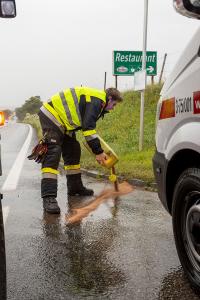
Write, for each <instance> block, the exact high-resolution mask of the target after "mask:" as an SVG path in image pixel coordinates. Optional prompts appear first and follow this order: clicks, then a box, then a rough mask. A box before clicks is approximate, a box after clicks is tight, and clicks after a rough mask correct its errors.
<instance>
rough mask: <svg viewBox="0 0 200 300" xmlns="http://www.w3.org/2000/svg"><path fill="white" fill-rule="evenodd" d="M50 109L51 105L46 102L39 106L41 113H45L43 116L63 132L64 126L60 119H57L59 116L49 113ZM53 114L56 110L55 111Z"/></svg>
mask: <svg viewBox="0 0 200 300" xmlns="http://www.w3.org/2000/svg"><path fill="white" fill-rule="evenodd" d="M51 109H53V108H52V107H51V105H49V104H48V103H44V105H43V106H42V107H41V108H40V110H41V111H42V112H43V114H45V116H47V117H48V118H49V119H50V120H51V121H52V122H53V123H54V124H55V125H56V126H57V127H58V128H59V129H60V130H61V131H62V133H64V132H65V129H64V126H63V125H62V121H60V122H59V121H58V119H60V118H59V116H57V117H55V116H54V115H53V114H52V113H51ZM55 114H57V113H56V111H55Z"/></svg>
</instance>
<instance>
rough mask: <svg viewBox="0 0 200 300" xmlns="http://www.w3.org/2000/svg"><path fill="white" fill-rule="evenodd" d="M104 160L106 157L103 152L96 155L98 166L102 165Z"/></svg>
mask: <svg viewBox="0 0 200 300" xmlns="http://www.w3.org/2000/svg"><path fill="white" fill-rule="evenodd" d="M106 159H107V155H106V153H105V152H103V153H101V154H97V155H96V161H97V162H98V163H99V164H100V165H104V163H105V161H106Z"/></svg>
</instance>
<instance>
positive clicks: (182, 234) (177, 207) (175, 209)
mask: <svg viewBox="0 0 200 300" xmlns="http://www.w3.org/2000/svg"><path fill="white" fill-rule="evenodd" d="M172 220H173V231H174V238H175V243H176V248H177V252H178V255H179V259H180V262H181V265H182V267H183V269H184V271H185V273H186V275H187V277H188V278H189V280H190V282H191V284H192V285H193V287H195V288H196V289H197V290H198V291H200V169H197V168H190V169H187V170H186V171H184V172H183V173H182V174H181V176H180V177H179V179H178V181H177V183H176V186H175V190H174V195H173V203H172Z"/></svg>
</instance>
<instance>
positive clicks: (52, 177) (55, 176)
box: [42, 173, 58, 179]
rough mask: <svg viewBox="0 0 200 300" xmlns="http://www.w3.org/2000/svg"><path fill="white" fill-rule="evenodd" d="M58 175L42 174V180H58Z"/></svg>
mask: <svg viewBox="0 0 200 300" xmlns="http://www.w3.org/2000/svg"><path fill="white" fill-rule="evenodd" d="M57 176H58V175H57V174H52V173H42V178H48V179H57Z"/></svg>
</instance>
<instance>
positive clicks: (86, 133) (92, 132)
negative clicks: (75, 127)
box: [83, 130, 96, 136]
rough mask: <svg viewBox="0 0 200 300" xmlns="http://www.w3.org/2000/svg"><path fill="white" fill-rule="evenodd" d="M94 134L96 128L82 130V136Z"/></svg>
mask: <svg viewBox="0 0 200 300" xmlns="http://www.w3.org/2000/svg"><path fill="white" fill-rule="evenodd" d="M93 134H96V130H85V131H83V135H84V136H88V135H93Z"/></svg>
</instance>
